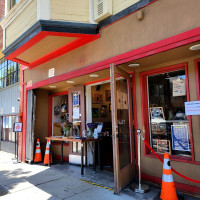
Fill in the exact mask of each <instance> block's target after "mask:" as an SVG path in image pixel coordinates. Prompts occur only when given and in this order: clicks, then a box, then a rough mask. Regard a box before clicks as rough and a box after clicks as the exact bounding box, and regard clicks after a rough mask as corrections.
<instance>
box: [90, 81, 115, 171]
mask: <svg viewBox="0 0 200 200" xmlns="http://www.w3.org/2000/svg"><path fill="white" fill-rule="evenodd" d="M91 105H92V106H91V107H92V122H96V123H101V124H102V125H103V128H102V131H101V137H102V141H101V143H100V156H101V165H102V168H103V169H104V170H106V171H110V172H113V147H112V118H111V93H110V82H107V83H99V84H98V85H93V86H91ZM96 152H97V151H96Z"/></svg>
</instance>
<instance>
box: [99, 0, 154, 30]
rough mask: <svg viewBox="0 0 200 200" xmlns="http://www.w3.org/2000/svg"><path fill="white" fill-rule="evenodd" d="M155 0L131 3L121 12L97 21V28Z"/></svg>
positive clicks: (141, 0)
mask: <svg viewBox="0 0 200 200" xmlns="http://www.w3.org/2000/svg"><path fill="white" fill-rule="evenodd" d="M153 1H155V0H140V1H139V2H137V3H135V4H133V5H132V6H129V7H128V8H126V9H124V10H122V11H121V12H119V13H117V14H116V15H112V16H110V17H108V18H106V19H104V20H103V21H101V22H99V29H101V28H103V27H105V26H108V25H109V24H111V23H113V22H115V21H117V20H119V19H121V18H123V17H125V16H127V15H129V14H131V13H133V12H135V11H136V10H139V9H140V8H142V7H144V6H146V5H148V4H150V3H152V2H153Z"/></svg>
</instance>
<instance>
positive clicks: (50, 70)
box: [48, 68, 55, 78]
mask: <svg viewBox="0 0 200 200" xmlns="http://www.w3.org/2000/svg"><path fill="white" fill-rule="evenodd" d="M54 74H55V68H51V69H49V73H48V77H49V78H50V77H53V76H54Z"/></svg>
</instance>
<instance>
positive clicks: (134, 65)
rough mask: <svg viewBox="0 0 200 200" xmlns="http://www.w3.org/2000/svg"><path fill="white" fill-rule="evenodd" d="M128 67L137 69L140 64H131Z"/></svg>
mask: <svg viewBox="0 0 200 200" xmlns="http://www.w3.org/2000/svg"><path fill="white" fill-rule="evenodd" d="M128 66H129V67H138V66H140V64H139V63H132V64H129V65H128Z"/></svg>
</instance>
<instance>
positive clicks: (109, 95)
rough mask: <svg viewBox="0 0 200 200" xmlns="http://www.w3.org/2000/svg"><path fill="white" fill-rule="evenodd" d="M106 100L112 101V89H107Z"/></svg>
mask: <svg viewBox="0 0 200 200" xmlns="http://www.w3.org/2000/svg"><path fill="white" fill-rule="evenodd" d="M105 97H106V101H111V93H110V90H105Z"/></svg>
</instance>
